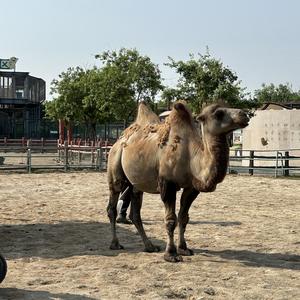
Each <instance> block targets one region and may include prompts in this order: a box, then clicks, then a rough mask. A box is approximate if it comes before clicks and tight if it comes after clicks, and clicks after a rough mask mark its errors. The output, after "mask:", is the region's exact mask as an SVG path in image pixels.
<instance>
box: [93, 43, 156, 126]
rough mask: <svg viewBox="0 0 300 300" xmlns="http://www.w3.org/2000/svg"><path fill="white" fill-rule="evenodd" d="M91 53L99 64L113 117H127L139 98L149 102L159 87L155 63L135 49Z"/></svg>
mask: <svg viewBox="0 0 300 300" xmlns="http://www.w3.org/2000/svg"><path fill="white" fill-rule="evenodd" d="M95 57H96V58H98V59H100V60H101V62H102V64H103V68H102V71H103V74H104V77H103V80H104V81H103V83H104V85H103V87H104V89H105V95H106V100H107V103H108V106H109V108H110V111H111V112H112V114H113V115H114V117H115V118H116V119H119V120H121V119H123V120H126V121H127V120H128V119H129V118H130V117H131V116H132V114H133V113H134V111H135V110H136V107H137V103H138V102H139V101H140V100H144V101H148V102H153V101H154V98H155V96H156V94H157V93H158V92H159V91H160V90H161V89H162V84H161V74H160V70H159V68H158V66H157V65H155V64H154V63H152V62H151V60H150V58H149V57H148V56H142V55H140V54H139V52H138V51H137V50H136V49H125V48H122V49H121V50H119V51H118V52H116V51H105V52H103V53H102V54H98V55H96V56H95Z"/></svg>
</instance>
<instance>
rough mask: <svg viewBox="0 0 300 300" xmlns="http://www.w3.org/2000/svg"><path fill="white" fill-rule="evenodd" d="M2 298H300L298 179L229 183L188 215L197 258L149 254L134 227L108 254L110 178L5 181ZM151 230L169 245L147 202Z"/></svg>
mask: <svg viewBox="0 0 300 300" xmlns="http://www.w3.org/2000/svg"><path fill="white" fill-rule="evenodd" d="M0 182H1V185H0V191H1V193H0V203H1V206H0V252H1V253H2V254H4V256H6V258H7V260H8V267H9V272H8V274H7V277H6V279H5V281H4V282H3V283H2V284H1V286H0V299H1V300H8V299H12V300H27V299H34V300H50V299H51V300H52V299H63V300H93V299H190V300H191V299H194V300H196V299H198V300H200V299H300V272H299V271H300V199H299V198H300V196H299V195H300V184H299V183H300V181H299V180H292V179H273V178H263V177H246V176H233V175H232V176H227V177H226V179H225V181H224V182H223V183H222V184H220V185H219V186H218V188H217V190H216V191H215V192H214V193H209V194H202V195H201V196H199V197H198V198H197V200H196V201H195V202H194V205H193V206H192V208H191V211H190V219H191V221H190V225H189V226H188V228H187V234H186V236H187V241H188V243H189V246H190V247H191V248H192V249H194V251H195V255H194V256H192V257H185V258H184V262H182V263H177V264H171V263H167V262H165V261H164V260H163V258H162V255H163V254H162V253H152V254H149V253H144V252H142V250H143V245H142V243H141V240H140V238H139V236H138V235H137V233H136V230H135V229H134V227H133V226H132V225H121V226H119V227H118V232H119V238H120V242H121V243H122V244H123V245H124V246H125V250H121V251H112V250H109V249H108V248H109V243H110V227H109V223H108V219H107V216H106V203H107V199H108V190H107V185H106V174H105V173H96V172H94V173H93V172H90V173H85V172H77V173H75V172H74V173H41V174H1V175H0ZM142 216H143V219H144V224H145V229H146V231H147V233H148V235H149V236H150V237H151V238H152V240H153V242H154V243H156V244H158V245H160V246H161V247H162V248H163V247H164V246H165V240H166V232H165V229H164V223H163V216H164V208H163V205H162V203H161V200H160V199H159V196H157V195H145V197H144V206H143V209H142Z"/></svg>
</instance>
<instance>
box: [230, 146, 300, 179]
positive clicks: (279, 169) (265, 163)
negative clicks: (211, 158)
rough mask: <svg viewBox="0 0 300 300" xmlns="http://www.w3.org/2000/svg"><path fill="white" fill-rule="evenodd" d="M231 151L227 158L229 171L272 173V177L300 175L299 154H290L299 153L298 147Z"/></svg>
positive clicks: (252, 173)
mask: <svg viewBox="0 0 300 300" xmlns="http://www.w3.org/2000/svg"><path fill="white" fill-rule="evenodd" d="M232 152H233V150H231V155H230V159H229V166H228V172H229V173H248V174H249V175H254V174H263V175H272V174H273V175H274V177H277V176H280V175H281V176H290V175H300V156H298V155H291V154H290V153H297V152H298V153H299V155H300V149H288V150H286V149H283V150H234V152H235V153H234V154H232ZM238 154H239V155H238ZM244 154H245V155H244ZM263 154H264V155H263ZM291 164H292V165H291Z"/></svg>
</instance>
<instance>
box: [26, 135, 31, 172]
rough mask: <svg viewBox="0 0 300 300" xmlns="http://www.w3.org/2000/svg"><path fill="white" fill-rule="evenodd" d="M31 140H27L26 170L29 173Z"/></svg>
mask: <svg viewBox="0 0 300 300" xmlns="http://www.w3.org/2000/svg"><path fill="white" fill-rule="evenodd" d="M30 145H31V140H27V172H28V173H31V149H30Z"/></svg>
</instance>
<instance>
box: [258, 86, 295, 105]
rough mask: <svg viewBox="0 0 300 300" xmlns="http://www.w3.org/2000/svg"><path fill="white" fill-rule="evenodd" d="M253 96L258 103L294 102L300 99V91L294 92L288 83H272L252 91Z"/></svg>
mask: <svg viewBox="0 0 300 300" xmlns="http://www.w3.org/2000/svg"><path fill="white" fill-rule="evenodd" d="M254 97H255V98H256V99H257V102H258V103H259V104H262V103H265V102H280V103H284V102H294V101H300V91H298V92H294V91H293V89H292V86H291V85H290V84H288V83H287V84H279V85H278V86H275V85H274V84H273V83H271V84H269V85H267V84H262V87H261V88H260V89H258V90H256V91H255V92H254Z"/></svg>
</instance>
